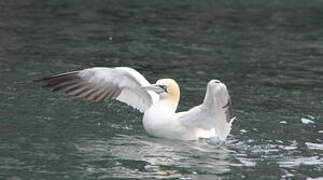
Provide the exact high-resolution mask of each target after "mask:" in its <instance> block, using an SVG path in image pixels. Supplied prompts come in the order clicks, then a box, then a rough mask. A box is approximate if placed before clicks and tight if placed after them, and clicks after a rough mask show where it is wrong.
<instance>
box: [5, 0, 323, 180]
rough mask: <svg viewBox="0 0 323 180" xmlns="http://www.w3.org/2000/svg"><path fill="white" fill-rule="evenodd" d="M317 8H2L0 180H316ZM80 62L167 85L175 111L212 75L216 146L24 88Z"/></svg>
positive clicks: (119, 112)
mask: <svg viewBox="0 0 323 180" xmlns="http://www.w3.org/2000/svg"><path fill="white" fill-rule="evenodd" d="M322 19H323V2H322V1H320V0H313V1H306V2H305V1H301V0H295V1H289V0H286V1H267V0H260V1H255V0H254V1H253V0H248V1H239V0H232V1H227V0H223V1H222V0H219V1H208V0H205V1H190V0H184V1H179V0H172V1H170V0H166V1H157V0H152V1H148V0H139V1H126V0H118V1H116V0H111V1H101V0H95V1H91V2H90V1H82V0H81V1H75V0H72V1H52V0H49V1H39V0H25V1H9V0H5V1H1V2H0V39H1V41H0V80H1V88H0V99H1V100H0V179H15V180H17V179H18V180H20V179H37V180H38V179H161V178H165V179H185V180H186V179H199V180H200V179H205V180H214V179H261V178H264V179H311V178H312V179H316V178H317V179H318V178H323V173H322V172H323V159H322V158H323V154H322V153H323V147H322V146H323V138H322V137H323V119H322V118H323V116H322V110H323V96H322V94H323V83H322V82H323V31H322V29H323V21H322ZM93 66H108V67H114V66H129V67H132V68H135V69H137V70H138V71H140V72H141V73H143V74H144V75H145V76H146V77H147V79H148V80H149V81H150V82H154V81H156V80H157V79H159V78H164V77H171V78H174V79H176V80H177V81H178V82H179V84H180V86H181V90H182V97H181V102H180V105H179V110H180V111H181V110H186V109H188V108H190V107H192V106H195V105H197V104H199V103H200V102H201V101H202V99H203V96H204V93H205V92H204V91H205V87H206V84H207V82H208V81H209V80H210V79H220V80H221V81H223V82H225V83H226V84H227V86H228V88H229V91H230V93H231V96H232V100H233V106H234V112H235V114H236V116H237V120H236V121H235V123H234V125H233V129H232V132H231V135H230V137H229V138H228V141H227V142H225V143H224V144H221V143H218V142H213V141H208V140H200V141H193V142H185V141H184V142H182V141H172V140H165V139H159V138H152V137H149V136H148V135H147V134H146V133H145V132H144V130H143V127H142V123H141V118H142V115H141V114H140V113H139V112H137V111H135V110H132V109H131V108H129V107H127V106H126V105H123V104H121V103H118V102H100V103H93V102H86V101H82V100H78V99H75V98H71V97H67V96H64V95H62V94H59V93H56V94H55V93H51V92H49V91H47V90H44V89H41V88H40V87H39V86H38V84H34V83H31V82H30V80H32V79H37V78H38V77H41V76H44V75H49V74H52V73H60V72H65V71H70V70H78V69H82V68H87V67H93Z"/></svg>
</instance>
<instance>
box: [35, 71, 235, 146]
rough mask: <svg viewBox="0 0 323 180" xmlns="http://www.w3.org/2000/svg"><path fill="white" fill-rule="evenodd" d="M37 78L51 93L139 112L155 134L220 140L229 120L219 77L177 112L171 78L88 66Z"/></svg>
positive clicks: (226, 98)
mask: <svg viewBox="0 0 323 180" xmlns="http://www.w3.org/2000/svg"><path fill="white" fill-rule="evenodd" d="M38 81H39V82H42V83H43V84H44V85H43V87H48V88H51V89H52V90H53V91H63V92H65V93H66V94H68V95H72V96H77V97H80V98H83V99H87V100H95V101H101V100H104V99H116V100H118V101H121V102H124V103H126V104H128V105H130V106H132V107H133V108H136V109H138V110H139V111H141V112H143V113H144V116H143V126H144V129H145V130H146V131H147V133H148V134H150V135H151V136H155V137H162V138H169V139H179V140H196V139H199V138H212V137H215V138H219V139H220V140H225V139H226V137H227V136H228V135H229V133H230V130H231V125H232V122H233V120H234V119H235V118H234V117H233V114H232V107H231V101H230V96H229V93H228V90H227V88H226V86H225V84H223V83H222V82H220V81H219V80H211V81H209V83H208V85H207V90H206V94H205V98H204V100H203V102H202V104H200V105H198V106H195V107H193V108H192V109H190V110H188V111H185V112H178V113H176V109H177V106H178V103H179V99H180V89H179V86H178V84H177V83H176V81H175V80H173V79H160V80H158V81H157V82H156V84H150V83H149V82H148V81H147V80H146V79H145V78H144V76H143V75H142V74H140V73H139V72H138V71H136V70H134V69H132V68H129V67H116V68H103V67H95V68H88V69H84V70H81V71H73V72H67V73H62V74H57V75H53V76H48V77H45V78H42V79H39V80H38Z"/></svg>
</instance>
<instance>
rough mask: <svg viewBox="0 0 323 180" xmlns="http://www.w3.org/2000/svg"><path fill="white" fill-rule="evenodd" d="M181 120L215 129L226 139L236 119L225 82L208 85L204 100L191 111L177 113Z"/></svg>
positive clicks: (184, 122)
mask: <svg viewBox="0 0 323 180" xmlns="http://www.w3.org/2000/svg"><path fill="white" fill-rule="evenodd" d="M177 117H178V119H179V121H180V122H181V123H182V124H184V125H185V126H188V127H198V128H201V129H204V130H211V129H214V130H215V133H216V136H217V137H218V138H219V139H220V140H225V139H226V137H227V136H228V135H229V133H230V131H231V125H232V122H233V120H234V119H235V118H234V116H233V113H232V105H231V100H230V96H229V93H228V91H227V88H226V86H225V85H224V84H221V85H217V86H216V88H215V87H214V86H213V85H210V83H209V85H208V88H207V92H206V95H205V98H204V102H203V103H202V104H201V105H199V106H196V107H194V108H192V109H190V110H189V111H186V112H181V113H177Z"/></svg>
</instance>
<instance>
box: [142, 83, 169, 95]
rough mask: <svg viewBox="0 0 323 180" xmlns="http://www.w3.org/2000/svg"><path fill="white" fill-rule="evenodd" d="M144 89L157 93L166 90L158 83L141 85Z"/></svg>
mask: <svg viewBox="0 0 323 180" xmlns="http://www.w3.org/2000/svg"><path fill="white" fill-rule="evenodd" d="M143 88H144V89H146V90H147V91H154V92H156V93H157V94H160V93H163V92H166V91H165V89H164V88H162V87H161V86H160V85H158V84H152V85H149V86H145V87H143Z"/></svg>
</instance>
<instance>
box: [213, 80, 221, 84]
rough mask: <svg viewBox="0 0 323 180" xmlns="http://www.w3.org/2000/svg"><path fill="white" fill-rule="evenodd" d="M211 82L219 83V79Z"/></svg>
mask: <svg viewBox="0 0 323 180" xmlns="http://www.w3.org/2000/svg"><path fill="white" fill-rule="evenodd" d="M213 82H214V83H216V84H218V83H221V81H219V80H213Z"/></svg>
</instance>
